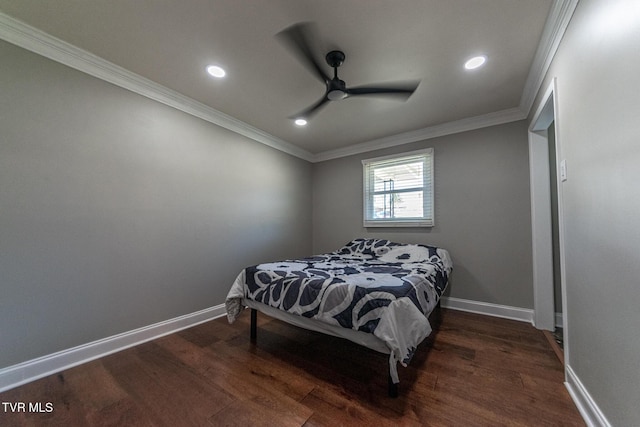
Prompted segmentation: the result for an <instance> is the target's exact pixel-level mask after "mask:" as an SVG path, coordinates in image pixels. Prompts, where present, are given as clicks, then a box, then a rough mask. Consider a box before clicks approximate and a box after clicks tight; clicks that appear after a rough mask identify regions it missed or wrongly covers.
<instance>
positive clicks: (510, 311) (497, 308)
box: [442, 297, 533, 324]
mask: <svg viewBox="0 0 640 427" xmlns="http://www.w3.org/2000/svg"><path fill="white" fill-rule="evenodd" d="M442 306H443V307H444V308H451V309H453V310H460V311H468V312H470V313H478V314H485V315H487V316H494V317H502V318H505V319H511V320H519V321H521V322H528V323H531V324H533V310H531V309H528V308H520V307H511V306H508V305H499V304H491V303H488V302H480V301H471V300H466V299H461V298H454V297H442Z"/></svg>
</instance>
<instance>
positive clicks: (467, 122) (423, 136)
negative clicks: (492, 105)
mask: <svg viewBox="0 0 640 427" xmlns="http://www.w3.org/2000/svg"><path fill="white" fill-rule="evenodd" d="M526 117H527V115H526V114H524V113H523V112H522V110H520V109H519V108H517V107H516V108H510V109H507V110H501V111H495V112H493V113H488V114H483V115H480V116H475V117H467V118H465V119H460V120H455V121H453V122H447V123H442V124H439V125H435V126H430V127H426V128H423V129H418V130H414V131H410V132H404V133H400V134H397V135H392V136H388V137H385V138H380V139H375V140H373V141H368V142H363V143H360V144H355V145H350V146H348V147H344V148H337V149H335V150H328V151H323V152H322V153H318V154H316V155H315V156H314V159H313V161H314V162H323V161H325V160H332V159H337V158H340V157H346V156H351V155H354V154H360V153H365V152H368V151H373V150H380V149H383V148H390V147H395V146H398V145H404V144H409V143H411V142H418V141H424V140H427V139H431V138H437V137H440V136H445V135H451V134H455V133H460V132H466V131H470V130H475V129H481V128H484V127H489V126H496V125H501V124H505V123H510V122H515V121H518V120H524V119H525V118H526Z"/></svg>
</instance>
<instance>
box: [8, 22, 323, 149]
mask: <svg viewBox="0 0 640 427" xmlns="http://www.w3.org/2000/svg"><path fill="white" fill-rule="evenodd" d="M0 39H3V40H5V41H7V42H9V43H12V44H14V45H16V46H19V47H22V48H24V49H26V50H29V51H31V52H34V53H37V54H39V55H41V56H44V57H45V58H49V59H51V60H53V61H56V62H59V63H61V64H64V65H66V66H68V67H71V68H74V69H76V70H78V71H82V72H83V73H86V74H89V75H91V76H93V77H97V78H99V79H101V80H104V81H106V82H109V83H112V84H114V85H116V86H119V87H121V88H123V89H127V90H130V91H131V92H134V93H137V94H138V95H142V96H145V97H147V98H149V99H153V100H154V101H157V102H160V103H162V104H165V105H168V106H170V107H173V108H175V109H177V110H180V111H182V112H185V113H187V114H191V115H192V116H195V117H198V118H200V119H202V120H205V121H207V122H209V123H213V124H215V125H218V126H220V127H223V128H225V129H229V130H231V131H233V132H235V133H237V134H239V135H243V136H246V137H247V138H250V139H253V140H254V141H257V142H260V143H262V144H265V145H267V146H269V147H272V148H275V149H276V150H280V151H282V152H285V153H287V154H291V155H292V156H296V157H299V158H301V159H304V160H307V161H313V157H314V156H313V154H311V153H310V152H308V151H306V150H304V149H302V148H300V147H298V146H296V145H293V144H291V143H289V142H286V141H284V140H282V139H279V138H276V137H275V136H273V135H270V134H268V133H266V132H264V131H262V130H260V129H258V128H255V127H253V126H251V125H248V124H247V123H244V122H242V121H240V120H238V119H235V118H233V117H231V116H228V115H226V114H224V113H222V112H220V111H218V110H215V109H213V108H211V107H209V106H207V105H204V104H202V103H200V102H198V101H195V100H193V99H191V98H189V97H187V96H184V95H182V94H180V93H178V92H176V91H173V90H171V89H168V88H166V87H164V86H162V85H159V84H158V83H155V82H153V81H152V80H149V79H146V78H144V77H142V76H139V75H137V74H135V73H132V72H131V71H128V70H126V69H124V68H122V67H120V66H118V65H115V64H113V63H111V62H109V61H107V60H105V59H102V58H100V57H99V56H96V55H94V54H92V53H90V52H87V51H85V50H83V49H80V48H79V47H76V46H73V45H71V44H69V43H67V42H65V41H63V40H60V39H58V38H56V37H53V36H51V35H49V34H47V33H45V32H43V31H40V30H38V29H37V28H34V27H31V26H30V25H27V24H25V23H24V22H21V21H19V20H17V19H15V18H12V17H10V16H8V15H5V14H4V13H2V12H0Z"/></svg>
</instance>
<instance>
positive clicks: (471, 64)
mask: <svg viewBox="0 0 640 427" xmlns="http://www.w3.org/2000/svg"><path fill="white" fill-rule="evenodd" d="M486 60H487V57H486V56H484V55H482V56H476V57H473V58H471V59H470V60H468V61H467V62H465V63H464V68H466V69H467V70H473V69H476V68H478V67H481V66H482V65H483V64H484V63H485V61H486Z"/></svg>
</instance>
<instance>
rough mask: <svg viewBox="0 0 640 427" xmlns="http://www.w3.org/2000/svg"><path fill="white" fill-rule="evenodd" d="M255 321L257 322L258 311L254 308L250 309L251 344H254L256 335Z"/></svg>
mask: <svg viewBox="0 0 640 427" xmlns="http://www.w3.org/2000/svg"><path fill="white" fill-rule="evenodd" d="M257 320H258V311H257V310H256V309H255V308H252V309H251V342H252V343H254V344H255V342H256V335H257V329H258V328H257V326H256V324H257Z"/></svg>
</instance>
